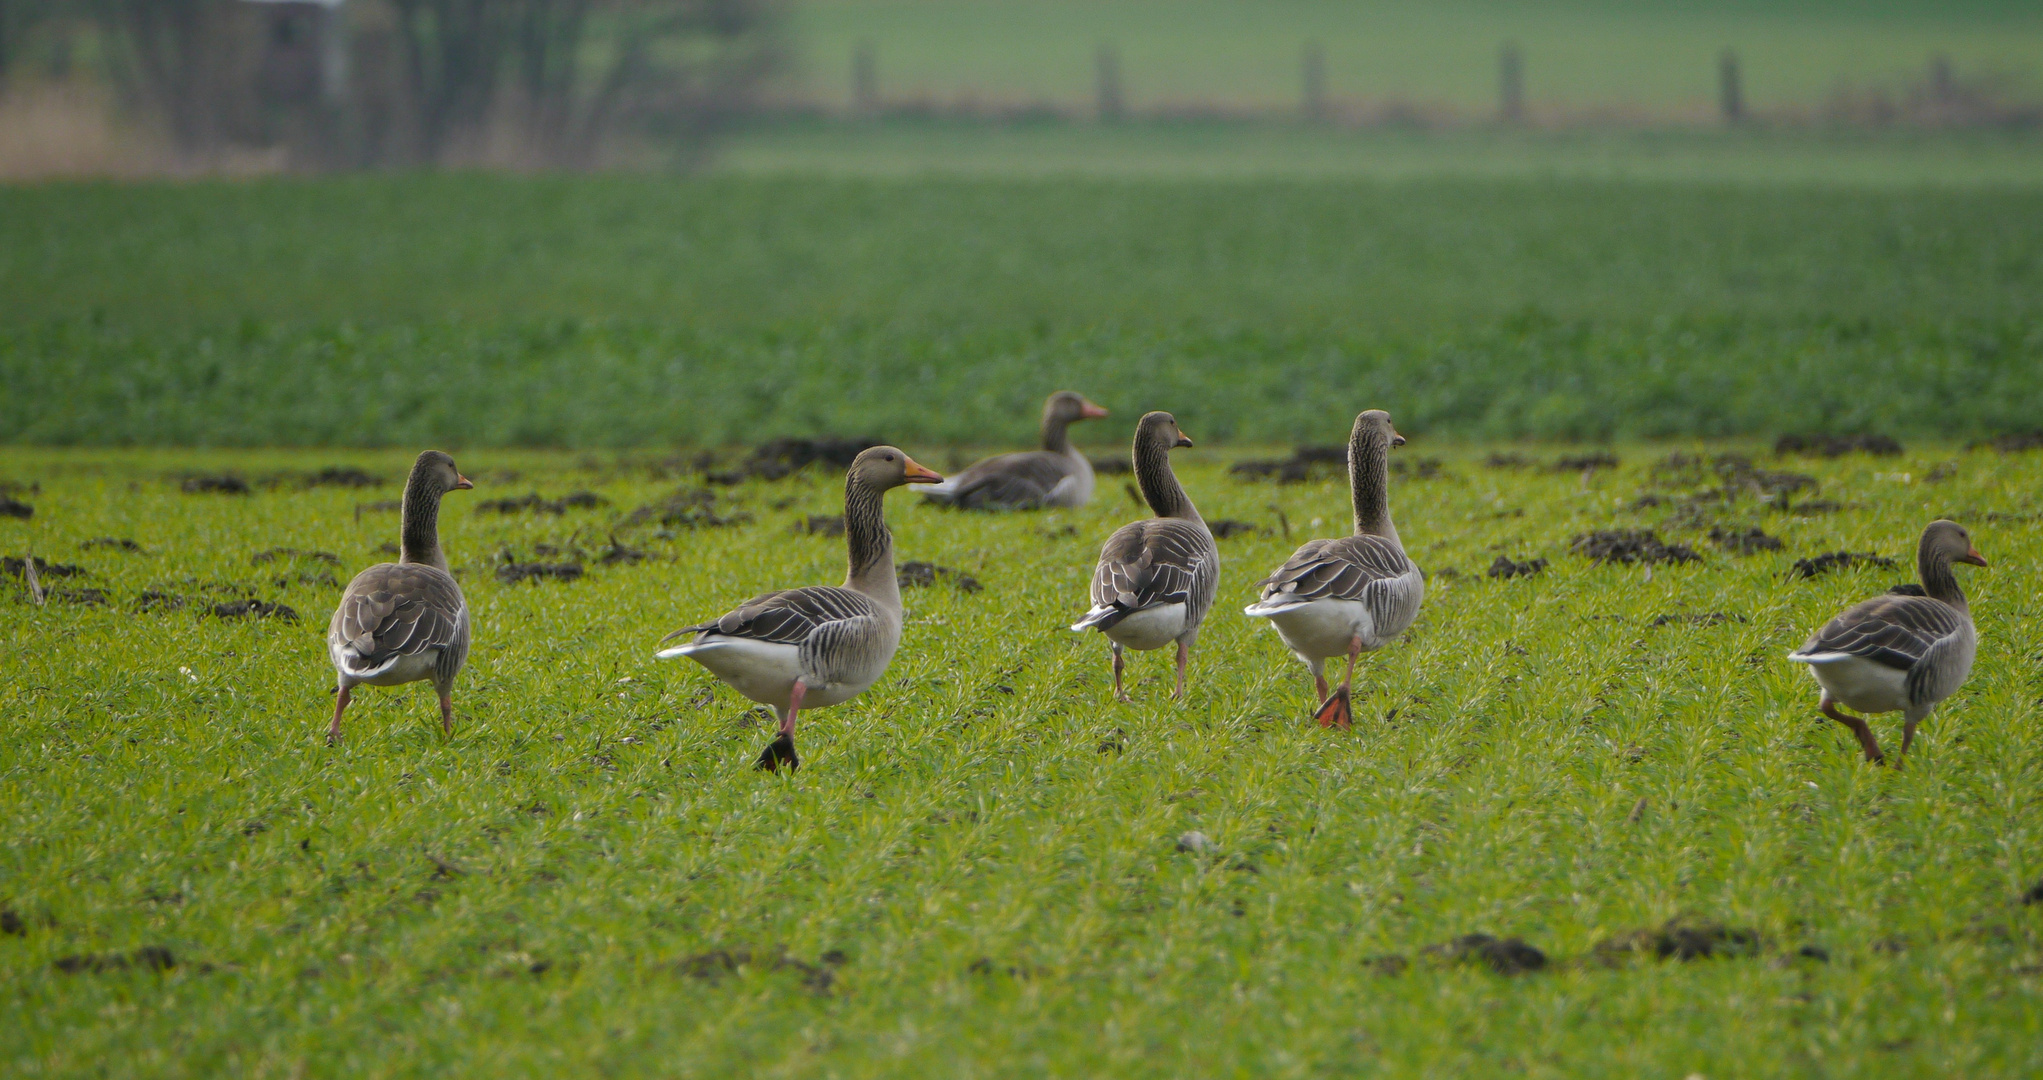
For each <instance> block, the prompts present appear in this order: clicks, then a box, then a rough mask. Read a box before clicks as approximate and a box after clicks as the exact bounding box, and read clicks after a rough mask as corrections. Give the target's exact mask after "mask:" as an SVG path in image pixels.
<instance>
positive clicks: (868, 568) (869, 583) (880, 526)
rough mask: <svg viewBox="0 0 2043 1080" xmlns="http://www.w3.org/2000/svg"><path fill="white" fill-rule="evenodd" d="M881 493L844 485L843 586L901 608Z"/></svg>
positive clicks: (849, 481) (891, 537)
mask: <svg viewBox="0 0 2043 1080" xmlns="http://www.w3.org/2000/svg"><path fill="white" fill-rule="evenodd" d="M881 496H882V493H881V492H879V491H875V490H873V489H872V488H871V487H868V486H867V485H865V484H862V483H859V482H858V481H857V480H856V479H853V478H847V479H846V480H845V483H844V546H845V549H846V551H847V553H848V554H849V556H850V560H849V561H850V565H849V567H848V568H847V570H846V571H845V574H844V587H845V588H847V589H853V590H856V591H858V592H862V593H864V594H866V595H867V596H870V597H872V598H873V599H875V600H878V601H880V602H881V603H882V604H885V605H887V606H888V607H891V608H894V609H896V610H898V609H899V608H900V607H901V583H900V581H899V580H897V579H896V578H895V576H894V534H893V533H891V532H889V531H888V530H887V517H886V513H885V510H884V504H883V503H882V499H881Z"/></svg>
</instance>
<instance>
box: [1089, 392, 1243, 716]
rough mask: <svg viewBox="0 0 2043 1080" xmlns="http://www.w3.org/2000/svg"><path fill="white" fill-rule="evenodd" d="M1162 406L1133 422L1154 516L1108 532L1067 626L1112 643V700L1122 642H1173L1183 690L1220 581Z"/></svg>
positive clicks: (1138, 475)
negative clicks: (1086, 602)
mask: <svg viewBox="0 0 2043 1080" xmlns="http://www.w3.org/2000/svg"><path fill="white" fill-rule="evenodd" d="M1190 445H1192V440H1190V439H1188V438H1186V437H1185V436H1184V433H1183V432H1180V431H1179V430H1178V422H1177V420H1176V419H1175V418H1174V417H1172V416H1171V414H1169V413H1167V412H1152V413H1148V414H1145V415H1144V416H1143V417H1142V419H1141V421H1140V422H1138V423H1137V424H1136V425H1135V480H1136V482H1137V483H1139V484H1140V485H1141V486H1142V497H1143V499H1145V500H1146V501H1147V502H1148V503H1149V508H1150V509H1151V510H1153V511H1155V513H1156V516H1155V517H1153V518H1147V519H1144V520H1142V521H1133V522H1129V523H1128V524H1126V525H1123V526H1121V527H1120V528H1119V529H1116V530H1114V534H1113V535H1112V536H1109V537H1107V542H1106V544H1105V545H1104V546H1102V547H1101V548H1100V561H1099V565H1098V566H1097V567H1095V568H1094V569H1093V572H1092V610H1090V611H1088V612H1086V613H1085V617H1084V618H1082V619H1080V620H1078V621H1077V622H1075V623H1073V624H1071V629H1073V630H1076V631H1079V632H1081V633H1082V632H1084V631H1086V630H1098V631H1100V632H1101V633H1103V634H1105V635H1106V636H1107V639H1108V640H1109V641H1110V642H1112V643H1113V650H1114V699H1115V700H1117V701H1126V700H1128V695H1127V694H1126V693H1125V692H1123V690H1122V689H1121V668H1122V657H1121V650H1122V649H1123V648H1128V649H1139V650H1145V651H1146V650H1149V649H1158V648H1162V647H1163V646H1164V645H1166V644H1169V643H1171V642H1176V643H1177V646H1178V679H1177V687H1176V689H1174V690H1172V691H1171V697H1173V698H1177V699H1180V700H1182V699H1183V698H1184V696H1185V660H1186V658H1187V657H1188V656H1189V655H1190V654H1191V651H1192V643H1193V642H1194V641H1196V640H1197V639H1198V637H1199V624H1200V622H1202V621H1204V619H1205V618H1206V612H1207V610H1208V609H1209V608H1211V607H1212V606H1213V594H1214V592H1215V591H1216V590H1217V589H1218V587H1219V584H1220V549H1219V548H1218V547H1216V546H1215V545H1214V543H1213V533H1212V532H1211V531H1209V530H1208V529H1207V528H1206V522H1205V520H1204V519H1202V518H1200V517H1199V510H1198V508H1197V507H1195V506H1193V505H1192V500H1191V498H1190V497H1188V496H1187V495H1186V494H1185V489H1184V486H1183V485H1181V484H1179V483H1178V478H1177V475H1176V474H1175V473H1173V472H1171V468H1170V452H1171V450H1172V449H1173V448H1175V447H1179V446H1190Z"/></svg>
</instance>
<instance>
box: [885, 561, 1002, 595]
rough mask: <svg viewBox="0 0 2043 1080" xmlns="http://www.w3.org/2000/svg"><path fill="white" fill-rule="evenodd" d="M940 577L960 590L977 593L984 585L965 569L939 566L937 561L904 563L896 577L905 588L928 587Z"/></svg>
mask: <svg viewBox="0 0 2043 1080" xmlns="http://www.w3.org/2000/svg"><path fill="white" fill-rule="evenodd" d="M938 578H943V579H946V580H948V581H949V582H950V583H951V584H952V585H955V586H957V588H958V591H959V592H966V593H975V592H978V591H979V590H980V589H981V588H983V587H984V586H982V585H980V584H979V579H978V578H975V577H973V576H972V575H970V574H967V573H965V572H964V571H963V570H954V569H952V568H950V567H948V566H938V565H936V564H935V563H926V562H908V563H902V564H901V569H900V570H898V571H896V572H895V579H896V580H897V581H899V582H900V584H901V587H902V588H904V589H914V588H927V587H929V586H931V585H934V584H936V582H937V579H938Z"/></svg>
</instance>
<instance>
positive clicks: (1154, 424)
mask: <svg viewBox="0 0 2043 1080" xmlns="http://www.w3.org/2000/svg"><path fill="white" fill-rule="evenodd" d="M1135 441H1136V442H1137V443H1146V444H1148V445H1151V446H1161V447H1163V448H1164V449H1166V450H1171V449H1175V448H1177V447H1180V446H1190V445H1192V440H1191V439H1190V438H1188V437H1186V435H1185V433H1184V432H1182V431H1179V430H1178V418H1177V417H1175V416H1172V415H1171V414H1169V413H1167V412H1153V413H1144V414H1143V416H1142V420H1141V421H1140V422H1139V423H1137V424H1136V425H1135Z"/></svg>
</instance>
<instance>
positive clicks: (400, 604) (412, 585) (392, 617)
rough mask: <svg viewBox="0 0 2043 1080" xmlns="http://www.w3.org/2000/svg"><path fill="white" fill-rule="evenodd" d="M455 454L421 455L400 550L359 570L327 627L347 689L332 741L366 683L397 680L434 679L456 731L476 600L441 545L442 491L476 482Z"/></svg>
mask: <svg viewBox="0 0 2043 1080" xmlns="http://www.w3.org/2000/svg"><path fill="white" fill-rule="evenodd" d="M474 486H475V485H474V484H471V483H469V482H468V478H467V477H465V476H463V475H461V470H459V469H456V468H455V467H454V459H453V458H451V457H448V456H447V455H446V454H443V453H441V452H440V451H438V450H428V451H426V452H425V453H423V454H420V455H419V457H418V460H417V461H415V462H413V463H412V466H411V477H410V478H409V479H407V480H406V481H405V482H404V503H403V506H402V508H401V510H400V517H399V521H400V523H401V524H400V528H399V532H398V544H399V547H398V556H397V561H396V562H394V563H377V564H376V565H375V566H372V567H370V568H368V569H367V570H364V571H362V572H361V573H359V574H356V575H355V579H354V580H353V581H350V582H348V587H347V590H346V591H345V592H343V593H341V599H340V606H339V607H337V608H335V609H334V611H333V621H332V622H331V623H328V624H327V628H326V652H327V655H328V656H330V657H332V658H333V669H334V672H335V673H336V676H337V677H338V679H339V682H340V692H339V694H338V696H337V697H336V698H335V699H334V703H333V726H332V727H331V728H329V729H327V732H326V738H327V741H328V742H338V741H339V740H340V731H341V714H342V713H344V712H346V711H347V708H348V699H349V697H350V696H351V694H352V692H353V691H354V688H355V687H356V686H358V685H360V684H362V683H368V684H369V685H370V686H397V685H400V684H402V683H410V682H418V681H419V680H421V679H431V680H432V681H433V689H434V690H436V691H438V692H439V694H440V729H441V730H442V731H444V732H446V733H448V734H452V733H453V731H454V699H453V696H452V695H453V691H454V676H455V675H456V674H457V673H459V672H460V670H461V664H462V661H464V660H466V659H468V601H467V599H465V598H464V597H463V596H462V595H461V586H460V585H459V584H458V583H456V582H455V580H454V575H453V574H450V573H448V572H447V555H446V553H445V552H442V551H441V550H440V497H441V496H442V495H445V494H446V493H448V492H450V491H466V490H468V489H469V488H472V487H474Z"/></svg>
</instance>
